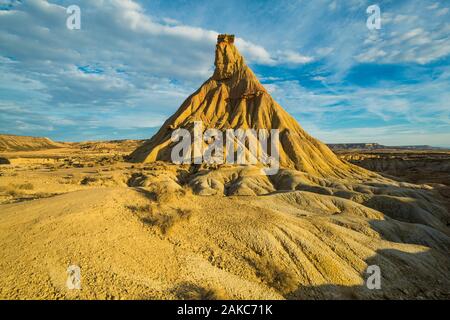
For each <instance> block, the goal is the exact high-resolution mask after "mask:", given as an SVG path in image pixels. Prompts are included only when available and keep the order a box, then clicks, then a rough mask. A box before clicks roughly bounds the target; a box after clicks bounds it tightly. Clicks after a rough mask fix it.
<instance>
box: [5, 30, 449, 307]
mask: <svg viewBox="0 0 450 320" xmlns="http://www.w3.org/2000/svg"><path fill="white" fill-rule="evenodd" d="M215 66H216V70H215V71H214V74H213V76H212V77H211V78H210V79H208V80H207V81H206V82H205V83H204V84H203V85H202V86H201V87H200V88H199V89H198V90H197V91H196V92H195V93H194V94H193V95H191V96H190V97H188V99H187V100H186V101H185V102H184V103H183V104H182V106H181V107H180V108H179V110H178V111H177V112H176V113H175V114H174V115H173V116H171V117H170V118H169V119H168V120H167V121H166V122H165V123H164V124H163V126H162V127H161V129H160V130H159V131H158V133H157V134H156V135H154V136H153V137H152V138H151V139H150V140H148V141H146V142H142V141H130V140H128V141H104V142H86V143H64V144H61V143H54V142H52V141H50V140H48V139H43V138H29V139H27V138H26V137H19V138H15V137H12V138H11V141H8V138H7V137H6V138H4V139H6V142H5V143H3V144H2V145H3V146H4V147H3V150H1V151H0V246H1V250H0V298H3V299H319V298H329V299H369V298H376V299H395V298H416V299H448V298H450V277H449V274H450V256H449V252H450V228H449V225H450V215H449V212H448V210H447V208H446V201H445V199H444V198H443V197H442V194H441V192H440V190H441V189H440V187H439V186H438V185H436V184H428V183H426V181H422V182H420V183H419V184H412V183H408V182H404V181H402V180H401V179H397V180H396V179H394V178H393V177H391V176H382V175H380V174H378V173H375V172H372V171H369V170H366V169H364V168H362V167H360V166H357V165H355V164H352V163H350V162H347V161H346V159H341V158H339V157H338V156H336V155H335V154H334V153H333V152H332V151H331V150H330V149H329V148H328V147H327V146H326V145H325V144H323V143H321V142H320V141H318V140H316V139H314V138H313V137H311V136H310V135H308V134H307V133H306V132H305V131H304V130H303V129H302V128H301V127H300V125H299V124H298V123H297V122H296V121H295V119H294V118H293V117H291V116H290V115H289V114H288V113H287V112H286V111H285V110H283V109H282V107H281V106H280V105H278V104H277V103H276V102H275V101H274V100H273V98H272V97H271V96H270V94H269V93H268V92H267V91H266V90H265V88H264V87H263V86H262V85H261V84H260V83H259V81H258V80H257V78H256V76H255V75H254V74H253V72H252V71H251V70H250V68H248V66H247V65H246V64H245V62H244V59H243V57H242V56H241V55H240V54H239V52H238V51H237V49H236V47H235V46H234V37H233V36H230V35H221V36H219V39H218V44H217V47H216V59H215ZM197 121H201V122H203V124H204V126H205V127H204V129H205V130H206V128H217V129H219V130H221V132H223V131H225V130H227V129H237V128H242V129H249V128H251V129H255V130H257V129H258V130H259V129H267V130H270V129H278V130H279V131H280V143H279V150H280V161H279V164H280V170H279V171H278V172H277V173H276V174H275V175H271V176H267V175H264V174H262V171H261V168H262V167H263V166H264V165H265V164H264V163H262V162H258V163H255V164H254V166H251V165H233V164H224V165H218V164H217V165H205V164H203V165H192V166H190V165H174V164H170V162H171V161H170V160H171V150H172V147H173V145H174V143H173V141H171V135H172V133H173V131H174V130H176V129H179V128H186V129H188V130H189V131H192V128H193V124H194V123H195V122H197ZM49 144H50V145H49ZM202 144H203V147H205V146H206V145H207V143H206V141H202ZM248 151H249V150H248V149H246V152H247V153H248ZM349 160H350V159H349ZM376 168H378V167H376ZM419 168H420V166H419ZM72 265H76V266H79V267H80V268H81V285H82V287H81V290H70V289H69V287H68V286H67V285H66V281H67V278H68V272H67V269H68V268H69V267H70V266H72ZM369 266H377V267H379V270H380V272H381V288H380V289H370V288H371V286H370V283H371V282H370V281H371V280H370V279H369V274H368V273H367V270H368V268H369ZM368 283H369V286H368V285H367V284H368Z"/></svg>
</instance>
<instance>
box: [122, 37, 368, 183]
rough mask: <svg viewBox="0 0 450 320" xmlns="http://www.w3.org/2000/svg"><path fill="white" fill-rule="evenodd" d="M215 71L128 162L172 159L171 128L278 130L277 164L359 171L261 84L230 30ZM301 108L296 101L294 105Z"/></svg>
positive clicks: (221, 41)
mask: <svg viewBox="0 0 450 320" xmlns="http://www.w3.org/2000/svg"><path fill="white" fill-rule="evenodd" d="M215 54H216V56H215V67H216V68H215V71H214V74H213V75H212V77H211V78H209V79H208V80H207V81H206V82H205V83H204V84H203V85H202V86H201V87H200V88H199V89H198V90H197V91H196V92H194V93H193V94H192V95H191V96H190V97H188V98H187V99H186V100H185V101H184V103H183V104H182V105H181V107H180V108H179V109H178V111H177V112H176V113H175V114H174V115H172V116H171V117H170V118H169V119H168V120H167V121H166V122H165V123H164V124H163V126H162V127H161V129H160V130H159V131H158V132H157V133H156V135H154V136H153V137H152V138H151V139H150V140H149V141H148V142H146V143H145V144H144V145H142V146H141V147H139V148H138V149H137V150H135V151H134V152H133V153H132V154H131V156H130V159H131V161H133V162H152V161H157V160H162V161H167V162H170V161H171V149H172V147H173V146H174V144H175V143H174V142H172V141H171V135H172V132H173V131H174V130H176V129H178V128H184V129H188V130H190V131H192V129H193V123H194V122H195V121H202V122H203V128H204V129H207V128H216V129H219V130H221V131H225V130H226V129H266V130H268V131H269V132H270V130H271V129H279V140H280V144H279V154H280V166H281V167H282V168H291V169H296V170H299V171H303V172H306V173H309V174H313V175H316V176H334V177H345V176H349V175H352V174H356V173H358V174H363V173H364V171H363V170H362V169H360V168H357V167H355V166H353V165H351V164H348V163H346V162H344V161H342V160H340V159H339V158H337V157H336V156H335V155H334V154H333V152H332V151H331V150H330V149H329V148H328V147H327V146H326V145H325V144H323V143H321V142H320V141H318V140H316V139H314V138H313V137H311V136H310V135H309V134H308V133H306V132H305V131H304V130H303V129H302V128H301V127H300V125H299V124H298V123H297V121H296V120H295V119H294V118H293V117H292V116H290V115H289V114H288V113H287V112H286V111H285V110H284V109H283V108H282V107H281V106H280V105H279V104H278V103H277V102H275V100H274V99H273V98H272V97H271V96H270V94H269V93H268V92H267V90H266V89H265V88H264V87H263V86H262V85H261V83H260V82H259V81H258V79H257V78H256V76H255V74H254V73H253V72H252V70H251V69H250V68H249V67H248V66H247V65H246V64H245V61H244V58H243V57H242V56H241V54H240V53H239V51H238V49H237V48H236V46H235V45H234V36H233V35H226V34H223V35H219V36H218V41H217V45H216V53H215ZM299 107H301V106H299Z"/></svg>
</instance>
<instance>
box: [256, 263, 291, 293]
mask: <svg viewBox="0 0 450 320" xmlns="http://www.w3.org/2000/svg"><path fill="white" fill-rule="evenodd" d="M255 267H256V275H257V276H258V277H259V278H260V279H261V280H263V282H265V283H266V284H267V285H268V286H270V287H272V288H274V289H275V290H277V291H278V292H280V293H281V294H283V295H286V294H288V293H290V292H292V291H294V290H295V289H297V282H296V280H295V277H294V275H293V274H292V273H290V272H288V270H285V269H283V268H280V267H278V266H277V265H275V264H274V263H273V262H272V261H270V260H269V259H267V258H263V259H261V260H260V261H259V262H257V263H255Z"/></svg>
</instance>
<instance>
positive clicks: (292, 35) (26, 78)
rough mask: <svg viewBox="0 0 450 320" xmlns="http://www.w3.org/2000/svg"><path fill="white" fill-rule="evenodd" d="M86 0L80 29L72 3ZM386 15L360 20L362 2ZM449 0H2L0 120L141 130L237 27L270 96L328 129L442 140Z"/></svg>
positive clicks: (335, 137) (31, 127)
mask: <svg viewBox="0 0 450 320" xmlns="http://www.w3.org/2000/svg"><path fill="white" fill-rule="evenodd" d="M72 4H76V5H78V6H79V7H80V8H81V30H69V29H67V28H66V19H67V16H68V15H67V14H66V8H67V7H68V6H69V5H72ZM372 4H378V5H379V7H380V9H381V18H382V20H381V29H380V30H369V29H368V28H367V26H366V20H367V17H368V14H367V13H366V9H367V7H368V6H369V5H372ZM449 11H450V0H443V1H442V0H441V1H436V0H435V1H426V0H420V1H419V0H407V1H402V0H392V1H388V0H386V1H378V2H372V1H365V0H345V1H344V0H342V1H339V0H315V1H310V0H308V1H306V0H297V1H262V0H254V1H250V0H240V1H233V0H227V1H223V0H221V1H215V0H209V1H194V0H192V1H188V0H184V1H182V0H178V1H175V0H174V1H163V0H160V1H156V0H154V1H152V0H150V1H137V0H134V1H132V0H102V1H101V0H97V1H88V0H82V1H76V0H70V1H44V0H22V1H19V0H0V132H1V133H11V134H21V135H38V136H47V137H50V138H53V139H55V140H65V141H80V140H99V139H121V138H149V137H150V136H151V135H152V134H153V133H154V132H155V131H156V129H157V128H158V127H159V126H160V125H161V124H162V123H163V122H164V120H165V119H166V118H167V117H168V116H169V115H170V114H172V113H173V112H175V110H176V109H177V108H178V107H179V106H180V105H181V103H182V102H183V100H184V99H185V98H186V97H187V96H188V95H189V94H191V93H192V92H193V91H194V90H196V89H197V88H198V87H199V86H200V85H201V84H202V83H203V82H204V81H205V80H206V79H207V78H208V77H209V76H210V75H211V74H212V71H213V61H214V46H215V41H216V40H215V39H216V36H217V33H234V34H236V36H237V37H238V40H237V42H236V44H237V46H238V48H239V50H240V51H241V53H242V54H243V55H244V56H245V58H246V61H247V62H248V64H249V65H250V66H251V68H252V69H253V70H254V72H255V73H256V74H257V75H258V77H259V79H260V80H261V82H262V83H263V84H264V86H265V87H266V88H267V89H268V90H269V91H270V92H271V94H272V95H273V97H274V98H275V99H276V100H277V101H278V102H279V103H280V104H281V105H282V106H283V107H284V108H285V109H286V110H287V111H288V112H290V113H291V114H292V115H293V116H294V117H295V118H296V119H297V120H298V121H299V123H300V124H301V125H302V126H303V127H304V128H305V129H306V130H307V131H308V132H310V133H311V134H312V135H313V136H315V137H317V138H319V139H321V140H322V141H324V142H327V143H339V142H379V143H383V144H387V145H400V144H402V145H411V144H430V145H435V146H447V147H450V12H449Z"/></svg>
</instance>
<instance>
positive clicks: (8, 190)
mask: <svg viewBox="0 0 450 320" xmlns="http://www.w3.org/2000/svg"><path fill="white" fill-rule="evenodd" d="M33 189H34V186H33V184H31V183H22V184H9V185H7V186H1V187H0V192H3V193H5V194H7V195H10V196H12V197H18V196H21V195H22V194H23V193H24V192H23V191H24V190H28V191H29V190H33Z"/></svg>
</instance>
